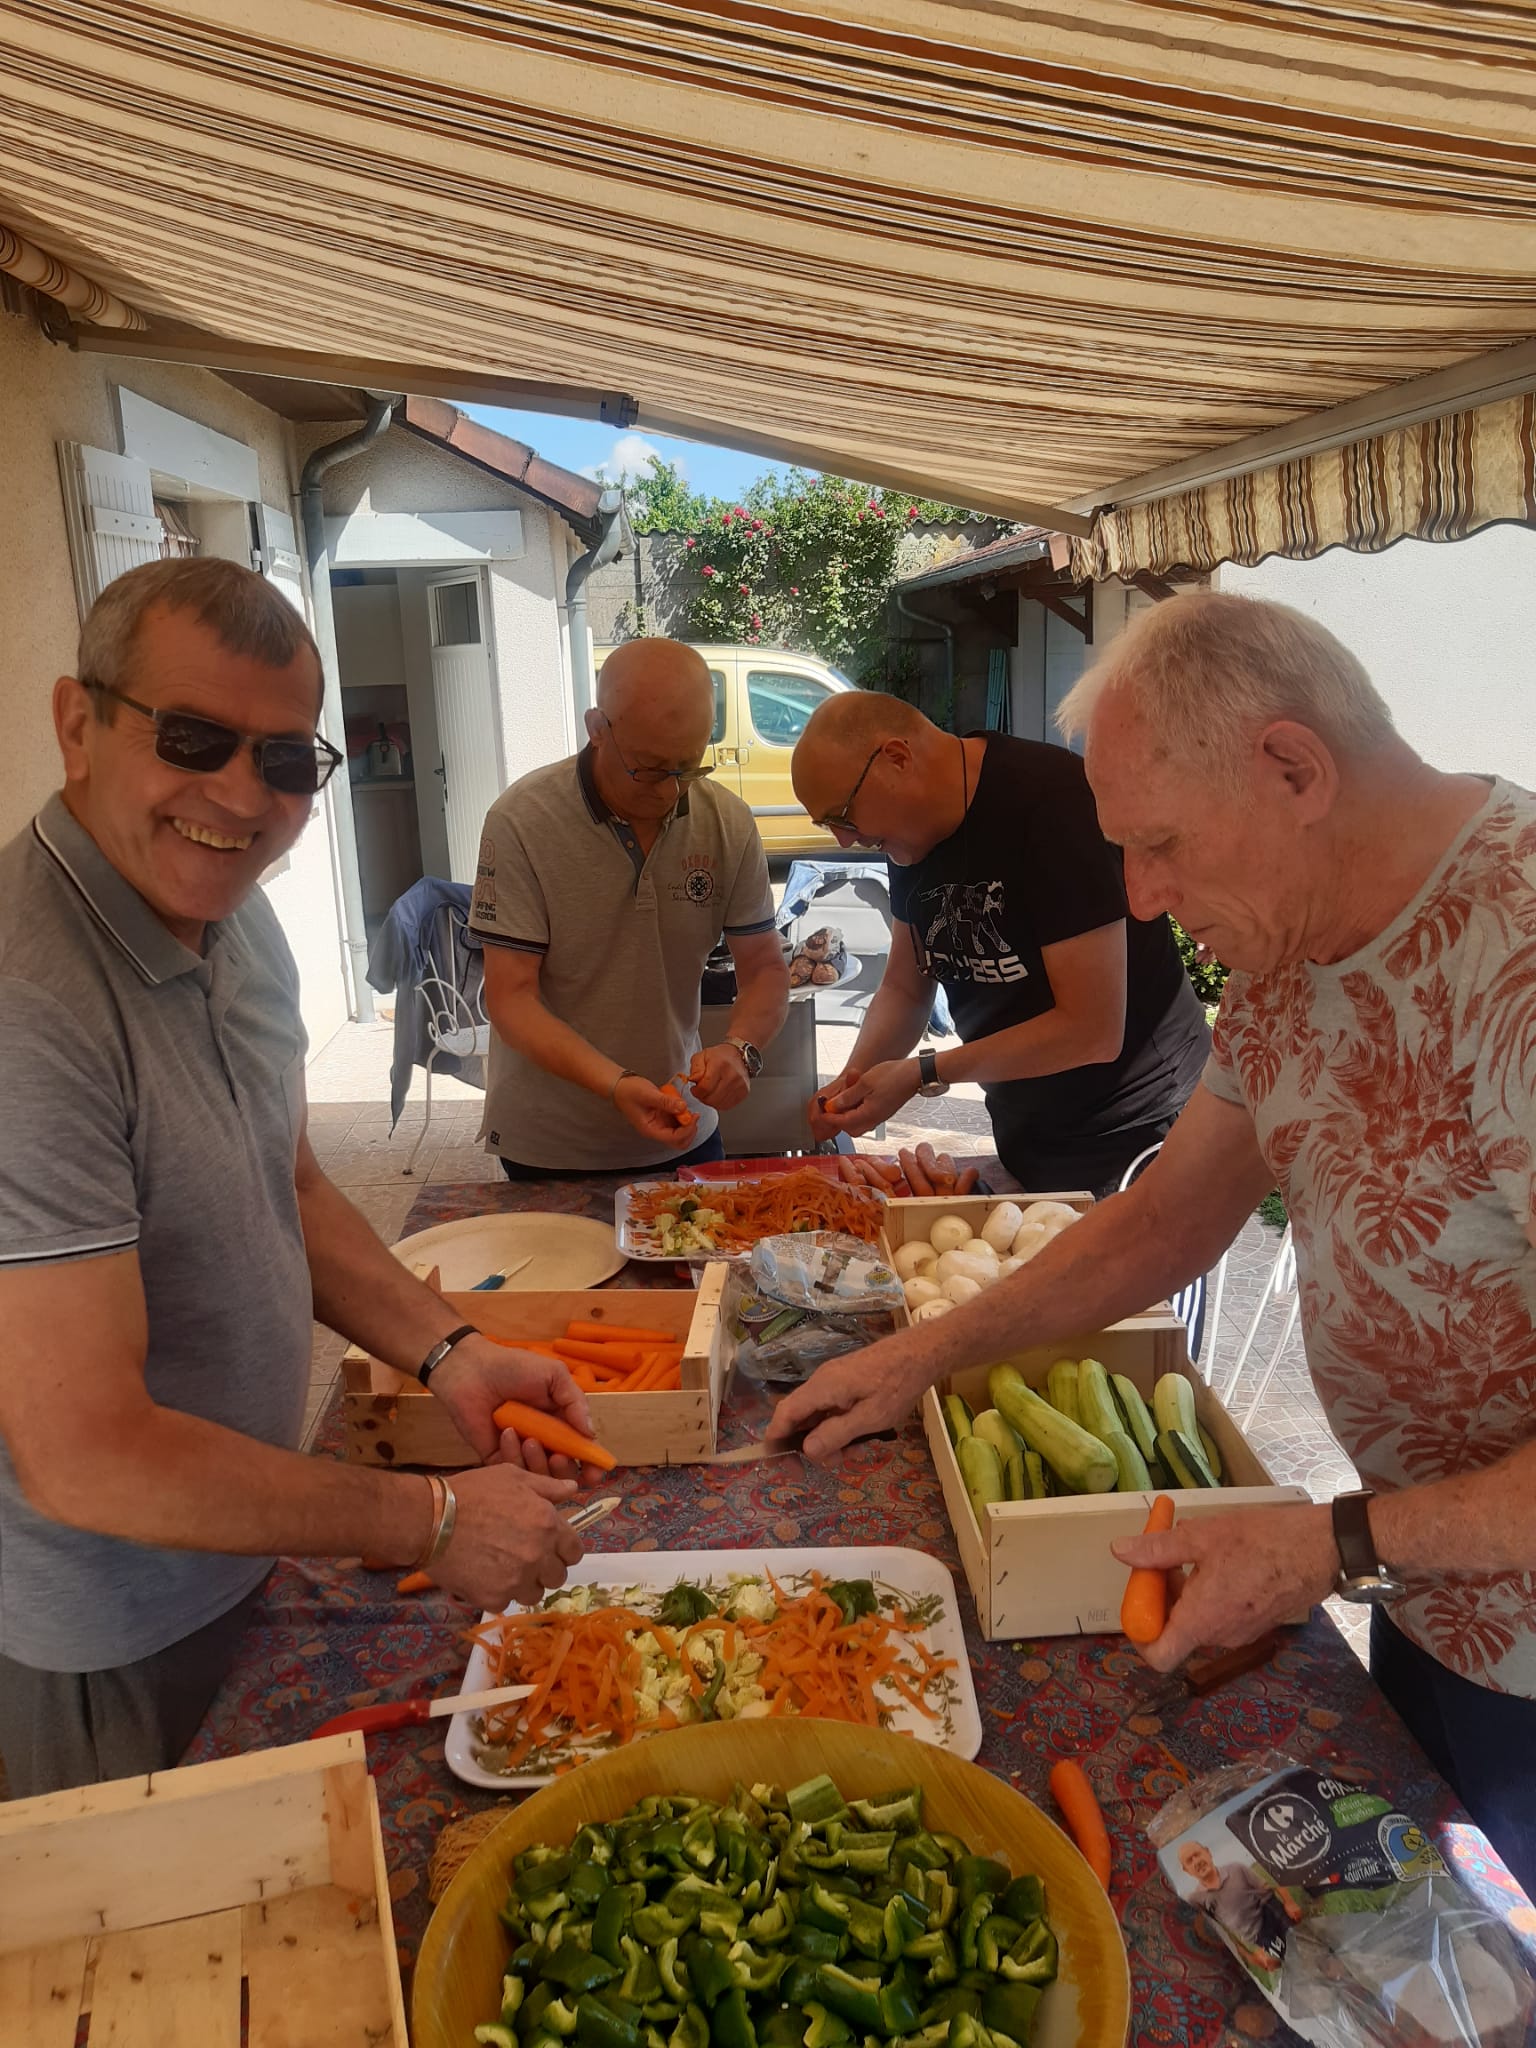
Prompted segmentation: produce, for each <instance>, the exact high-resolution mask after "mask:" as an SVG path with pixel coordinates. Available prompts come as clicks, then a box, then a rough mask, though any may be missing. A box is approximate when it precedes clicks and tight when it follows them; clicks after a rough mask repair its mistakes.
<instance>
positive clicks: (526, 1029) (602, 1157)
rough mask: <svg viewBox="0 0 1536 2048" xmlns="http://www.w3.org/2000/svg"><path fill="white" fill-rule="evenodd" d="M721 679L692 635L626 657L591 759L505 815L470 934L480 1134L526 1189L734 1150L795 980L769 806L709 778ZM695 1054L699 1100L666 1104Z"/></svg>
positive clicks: (560, 766) (608, 672)
mask: <svg viewBox="0 0 1536 2048" xmlns="http://www.w3.org/2000/svg"><path fill="white" fill-rule="evenodd" d="M713 722H714V685H713V683H712V681H711V678H710V673H709V670H708V668H707V667H706V666H705V663H704V661H703V659H702V658H701V656H700V655H699V654H698V652H697V651H696V650H695V649H694V648H692V647H685V646H683V645H682V644H681V643H679V642H678V641H675V640H660V639H647V640H631V641H629V642H627V643H626V644H625V645H624V646H622V647H617V648H615V649H614V651H613V653H612V654H610V655H609V657H608V659H607V660H606V661H605V662H604V663H603V669H602V674H601V675H600V676H599V678H598V686H597V704H596V707H595V709H593V710H590V711H588V713H587V714H586V727H587V740H588V744H587V746H586V747H585V748H584V749H583V750H582V752H581V753H580V754H578V755H577V756H576V757H575V759H574V760H568V761H558V762H556V763H555V764H554V766H553V767H549V768H539V769H535V770H534V772H533V773H532V774H531V775H525V776H524V777H523V778H522V780H521V781H519V782H515V783H514V784H513V785H512V787H511V788H510V789H509V790H507V791H506V793H505V794H504V795H503V796H501V797H499V798H498V799H497V801H496V802H495V803H494V804H493V805H492V806H491V809H490V812H489V815H488V816H487V818H486V821H485V837H484V841H483V843H482V846H481V850H480V872H479V878H478V880H477V883H476V887H475V896H474V904H473V908H472V910H471V913H470V923H471V925H472V926H473V928H474V930H475V931H476V932H477V933H478V934H479V936H480V938H481V939H482V940H483V941H484V943H485V1003H486V1013H487V1015H488V1016H489V1017H490V1020H491V1023H492V1025H493V1027H494V1036H493V1038H492V1041H491V1058H490V1076H489V1086H488V1088H487V1091H486V1107H485V1120H484V1123H483V1125H482V1127H481V1137H482V1139H483V1140H484V1142H485V1145H486V1149H487V1150H488V1151H491V1152H493V1153H495V1154H497V1155H498V1156H499V1157H500V1159H501V1162H502V1166H503V1169H504V1170H505V1172H506V1173H507V1175H508V1176H509V1178H512V1179H540V1178H546V1177H548V1176H550V1175H553V1174H568V1173H572V1172H584V1173H601V1172H611V1171H614V1170H616V1169H626V1168H631V1167H634V1168H646V1167H652V1166H657V1165H661V1164H663V1163H665V1164H666V1165H667V1166H669V1167H673V1166H678V1165H682V1164H685V1163H690V1162H694V1161H701V1160H706V1159H718V1158H720V1157H721V1154H722V1147H721V1142H720V1135H719V1130H718V1119H719V1113H720V1112H721V1111H722V1110H727V1109H731V1108H733V1107H734V1106H735V1105H736V1104H737V1103H738V1102H740V1101H742V1100H743V1099H744V1098H745V1096H746V1093H747V1090H748V1088H749V1087H750V1086H751V1084H752V1082H753V1080H754V1079H755V1078H756V1076H757V1074H758V1072H759V1071H760V1070H761V1067H762V1053H761V1051H760V1049H759V1048H760V1047H762V1046H764V1045H766V1044H768V1042H769V1040H770V1039H772V1038H773V1037H774V1036H775V1034H776V1033H777V1032H778V1030H779V1028H780V1026H781V1025H782V1024H783V1022H784V1013H785V1008H786V1005H787V1002H788V999H789V972H788V969H787V967H786V965H785V962H784V954H783V949H782V947H781V946H780V944H779V939H778V934H777V932H776V930H775V928H774V919H773V898H772V896H771V894H770V892H769V888H768V863H767V859H766V857H765V855H764V853H763V843H762V839H761V837H760V835H759V833H758V830H757V826H756V825H755V824H754V822H753V819H752V813H751V812H750V811H749V810H748V809H747V806H746V805H745V804H744V803H743V802H742V801H741V799H740V797H738V796H735V795H733V794H732V793H731V792H730V791H729V790H728V789H725V788H724V787H723V786H722V785H721V784H720V783H719V782H716V781H713V780H711V779H710V778H711V776H712V774H713V766H714V763H713V757H712V755H711V753H710V751H709V745H710V732H711V728H712V726H713ZM722 935H723V936H724V937H725V940H726V942H727V944H728V945H729V947H730V951H731V959H732V962H733V963H734V965H735V969H736V989H737V994H736V1002H735V1005H734V1007H733V1009H732V1011H731V1017H730V1028H729V1031H728V1032H727V1034H726V1036H725V1038H724V1039H723V1040H722V1041H721V1043H720V1044H718V1045H713V1046H711V1047H709V1049H708V1050H707V1051H704V1052H702V1053H701V1052H700V1047H699V1008H700V1002H699V987H700V982H701V980H702V978H703V973H704V963H705V961H706V960H707V959H708V957H709V954H710V952H711V951H712V950H713V948H714V947H715V946H716V945H717V944H718V943H719V941H720V938H721V936H722ZM695 1060H697V1062H698V1066H697V1072H696V1075H695V1078H694V1079H693V1082H692V1085H691V1094H692V1102H691V1104H690V1103H689V1102H688V1101H687V1100H686V1098H685V1097H683V1096H682V1095H680V1094H679V1093H676V1092H672V1093H668V1092H666V1090H667V1087H668V1083H669V1082H670V1081H671V1080H672V1077H673V1076H674V1075H686V1074H687V1073H688V1072H689V1069H690V1066H691V1065H692V1064H693V1063H694V1062H695Z"/></svg>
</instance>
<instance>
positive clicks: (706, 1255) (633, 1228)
mask: <svg viewBox="0 0 1536 2048" xmlns="http://www.w3.org/2000/svg"><path fill="white" fill-rule="evenodd" d="M775 1177H776V1178H777V1176H775ZM761 1178H762V1176H761V1175H760V1174H750V1173H744V1174H742V1176H741V1180H758V1179H761ZM825 1178H826V1179H827V1182H828V1185H829V1186H836V1185H837V1183H836V1182H834V1181H832V1180H831V1177H830V1176H825ZM739 1185H740V1182H739V1181H736V1180H689V1181H681V1182H679V1181H677V1180H676V1179H675V1178H674V1177H673V1176H672V1175H670V1174H656V1175H654V1176H653V1177H652V1178H650V1179H648V1180H636V1181H628V1182H626V1183H625V1185H624V1186H623V1187H621V1188H620V1189H619V1190H618V1192H617V1193H616V1194H615V1195H614V1198H613V1235H614V1241H615V1243H616V1244H617V1245H618V1248H619V1250H620V1251H621V1252H622V1253H623V1254H624V1256H625V1258H627V1259H639V1260H641V1261H645V1262H648V1263H650V1264H652V1265H661V1266H704V1265H708V1264H709V1262H710V1261H711V1260H712V1259H730V1260H740V1259H750V1258H751V1256H752V1247H751V1245H748V1246H746V1248H745V1249H744V1250H742V1251H739V1252H663V1251H657V1250H656V1249H655V1248H654V1247H653V1246H651V1245H650V1244H649V1243H648V1242H647V1240H646V1238H645V1237H644V1236H641V1235H638V1233H639V1232H641V1231H644V1230H647V1229H648V1228H649V1226H648V1225H642V1224H637V1223H636V1222H635V1220H634V1217H633V1215H632V1214H631V1208H630V1203H631V1197H632V1196H633V1195H634V1194H635V1193H636V1191H637V1190H638V1189H640V1188H653V1187H674V1186H680V1187H683V1188H685V1189H686V1190H687V1192H688V1193H689V1194H690V1195H693V1196H695V1197H696V1198H697V1199H699V1200H701V1201H703V1202H704V1203H705V1206H708V1197H709V1195H710V1194H711V1193H712V1192H713V1191H714V1190H716V1189H721V1188H732V1187H737V1186H739ZM868 1193H869V1195H870V1198H871V1199H872V1200H873V1201H876V1202H883V1201H885V1200H887V1199H888V1198H887V1197H886V1196H884V1195H882V1194H880V1193H879V1192H878V1190H876V1189H874V1188H871V1189H869V1190H868ZM870 1249H871V1250H873V1249H874V1246H871V1247H870Z"/></svg>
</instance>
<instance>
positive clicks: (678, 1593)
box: [656, 1581, 718, 1628]
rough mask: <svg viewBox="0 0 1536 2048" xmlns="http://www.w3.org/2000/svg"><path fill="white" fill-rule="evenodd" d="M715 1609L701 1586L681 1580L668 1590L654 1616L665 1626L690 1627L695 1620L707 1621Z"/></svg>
mask: <svg viewBox="0 0 1536 2048" xmlns="http://www.w3.org/2000/svg"><path fill="white" fill-rule="evenodd" d="M717 1611H718V1610H717V1609H716V1607H715V1603H714V1601H713V1600H712V1599H711V1598H710V1596H709V1594H708V1593H706V1592H705V1591H704V1588H703V1587H702V1586H690V1585H688V1584H687V1582H686V1581H682V1582H680V1583H679V1584H677V1585H675V1586H673V1587H672V1588H671V1590H670V1591H669V1592H668V1594H667V1596H666V1598H665V1599H664V1600H663V1601H662V1603H661V1605H660V1607H659V1608H658V1609H657V1610H656V1618H657V1620H658V1621H660V1622H661V1623H662V1624H663V1625H664V1626H665V1627H667V1628H692V1626H693V1624H694V1623H695V1622H696V1621H707V1620H708V1619H709V1617H710V1616H711V1615H712V1614H714V1613H716V1612H717Z"/></svg>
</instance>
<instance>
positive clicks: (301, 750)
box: [83, 681, 342, 796]
mask: <svg viewBox="0 0 1536 2048" xmlns="http://www.w3.org/2000/svg"><path fill="white" fill-rule="evenodd" d="M83 687H84V688H85V689H87V690H90V691H92V692H93V693H94V694H95V695H97V696H101V697H111V698H113V699H114V700H115V702H117V703H119V704H126V705H127V706H128V709H129V710H130V711H137V712H138V714H139V716H140V717H141V718H148V719H150V720H152V721H153V724H154V728H155V752H156V754H157V755H158V756H159V758H160V759H161V760H162V761H164V762H165V763H166V765H167V766H168V767H171V768H181V769H184V770H185V772H186V773H187V774H188V775H215V774H217V773H218V771H219V769H221V768H224V767H227V766H228V764H229V763H230V762H231V761H232V760H233V759H234V758H235V755H236V754H237V753H238V752H239V751H240V749H241V748H242V747H249V748H250V750H251V759H252V760H253V761H254V762H255V764H256V773H257V774H258V775H259V776H260V777H261V779H262V781H263V782H264V783H265V784H266V785H267V787H268V789H275V790H277V791H278V793H279V794H280V795H282V796H316V795H318V793H319V792H320V791H321V790H322V789H324V787H325V785H326V784H327V783H328V782H329V781H330V779H331V777H332V776H333V775H334V774H335V773H336V770H337V769H338V768H339V767H340V766H341V762H342V756H341V755H340V754H339V753H338V752H337V750H336V749H335V747H333V746H332V745H331V743H330V741H329V740H326V739H322V738H321V737H320V736H319V734H318V733H317V734H316V735H315V737H314V738H313V739H312V740H285V739H268V738H266V737H265V736H264V735H262V734H260V733H251V732H236V730H235V729H234V727H233V726H231V725H219V724H218V723H216V721H215V720H213V719H211V718H194V717H193V715H192V713H191V712H190V711H156V710H154V709H153V708H152V707H151V706H150V705H148V704H140V703H138V702H137V701H136V700H135V699H134V698H132V697H129V696H125V695H124V693H123V692H122V691H121V690H116V689H114V688H113V687H112V685H111V684H110V683H93V682H88V681H87V682H85V683H84V684H83Z"/></svg>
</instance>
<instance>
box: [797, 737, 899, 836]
mask: <svg viewBox="0 0 1536 2048" xmlns="http://www.w3.org/2000/svg"><path fill="white" fill-rule="evenodd" d="M884 752H885V741H884V740H882V741H881V742H880V744H879V746H878V747H876V749H875V751H874V752H873V753H872V754H871V755H870V757H869V759H868V760H867V761H866V762H865V763H864V770H863V774H861V775H860V777H859V779H858V781H857V782H856V783H855V784H854V785H853V787H852V789H850V790H849V792H848V801H847V802H846V803H845V804H844V805H843V806H842V807H841V808H840V809H839V810H835V811H828V813H827V815H826V816H825V817H824V818H813V819H812V820H811V823H812V824H813V825H819V826H820V827H821V829H822V830H823V831H824V832H831V831H833V830H836V831H839V832H851V833H852V834H853V836H854V838H855V839H857V838H858V836H859V828H858V826H857V825H855V824H854V822H853V818H852V816H851V813H852V811H853V805H854V799H855V798H856V797H857V796H858V793H859V791H860V790H861V789H862V788H863V787H864V776H865V775H868V773H869V771H870V769H871V768H873V767H874V765H875V763H876V762H877V761H878V760H879V758H880V756H881V755H882V754H883V753H884Z"/></svg>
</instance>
